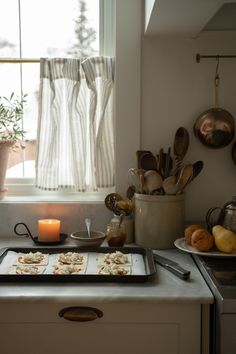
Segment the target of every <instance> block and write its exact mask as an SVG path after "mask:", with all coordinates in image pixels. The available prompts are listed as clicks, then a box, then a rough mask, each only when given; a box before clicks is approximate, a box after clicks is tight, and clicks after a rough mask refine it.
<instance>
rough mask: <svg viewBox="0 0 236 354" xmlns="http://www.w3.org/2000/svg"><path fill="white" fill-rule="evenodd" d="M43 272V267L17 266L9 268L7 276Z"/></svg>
mask: <svg viewBox="0 0 236 354" xmlns="http://www.w3.org/2000/svg"><path fill="white" fill-rule="evenodd" d="M44 271H45V267H42V266H37V265H17V266H12V267H10V268H9V271H8V274H28V275H35V274H42V273H43V272H44Z"/></svg>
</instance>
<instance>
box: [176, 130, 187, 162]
mask: <svg viewBox="0 0 236 354" xmlns="http://www.w3.org/2000/svg"><path fill="white" fill-rule="evenodd" d="M188 146H189V133H188V131H187V129H185V128H184V127H180V128H178V129H177V131H176V133H175V138H174V146H173V148H174V154H175V156H176V159H177V161H178V162H179V163H181V162H182V161H183V158H184V156H185V155H186V153H187V150H188Z"/></svg>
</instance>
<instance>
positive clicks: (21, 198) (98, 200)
mask: <svg viewBox="0 0 236 354" xmlns="http://www.w3.org/2000/svg"><path fill="white" fill-rule="evenodd" d="M105 197H106V194H104V195H99V196H88V195H86V196H84V197H78V196H74V197H72V196H60V197H57V198H55V197H50V196H25V195H14V196H13V195H11V196H6V197H5V198H4V199H3V200H1V201H0V203H51V204H62V203H83V204H84V203H86V204H90V203H93V204H102V203H104V199H105Z"/></svg>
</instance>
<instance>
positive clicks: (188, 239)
mask: <svg viewBox="0 0 236 354" xmlns="http://www.w3.org/2000/svg"><path fill="white" fill-rule="evenodd" d="M198 229H202V226H201V225H199V224H192V225H189V226H188V227H186V228H185V230H184V237H185V241H186V243H187V245H191V244H192V242H191V238H192V234H193V233H194V231H196V230H198Z"/></svg>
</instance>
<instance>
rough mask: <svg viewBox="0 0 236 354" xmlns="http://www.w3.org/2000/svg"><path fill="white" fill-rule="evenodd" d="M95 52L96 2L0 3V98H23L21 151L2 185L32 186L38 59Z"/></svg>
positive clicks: (41, 0)
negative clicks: (23, 184) (29, 184)
mask: <svg viewBox="0 0 236 354" xmlns="http://www.w3.org/2000/svg"><path fill="white" fill-rule="evenodd" d="M98 54H99V0H60V1H58V0H34V1H31V0H11V1H9V0H2V1H1V12H0V96H10V94H11V92H13V91H14V92H15V93H16V94H17V95H19V96H21V95H22V94H27V95H28V96H27V105H26V107H25V110H24V116H23V119H22V127H23V129H24V130H25V132H26V134H25V142H24V143H23V147H24V146H25V148H22V149H21V148H19V149H18V150H17V151H16V152H13V153H11V155H10V159H9V165H8V171H7V178H8V182H10V183H12V182H13V183H14V182H15V181H17V182H20V183H24V182H27V183H28V182H33V178H34V174H35V170H34V161H35V145H36V133H37V132H36V129H37V117H38V92H39V58H40V57H81V56H82V57H85V56H91V55H98Z"/></svg>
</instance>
